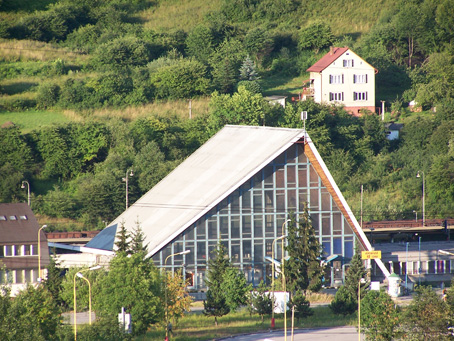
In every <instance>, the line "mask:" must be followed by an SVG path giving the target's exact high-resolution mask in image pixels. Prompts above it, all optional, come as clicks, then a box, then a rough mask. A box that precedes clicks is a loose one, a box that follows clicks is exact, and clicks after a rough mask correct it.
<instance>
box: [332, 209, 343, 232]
mask: <svg viewBox="0 0 454 341" xmlns="http://www.w3.org/2000/svg"><path fill="white" fill-rule="evenodd" d="M341 233H342V214H340V213H333V234H334V235H340V234H341Z"/></svg>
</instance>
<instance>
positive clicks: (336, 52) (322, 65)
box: [306, 47, 348, 72]
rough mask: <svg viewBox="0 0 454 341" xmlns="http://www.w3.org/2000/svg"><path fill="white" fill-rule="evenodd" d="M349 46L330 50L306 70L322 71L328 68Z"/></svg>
mask: <svg viewBox="0 0 454 341" xmlns="http://www.w3.org/2000/svg"><path fill="white" fill-rule="evenodd" d="M347 50H348V47H334V48H333V49H332V50H331V51H330V52H328V53H327V54H325V55H324V56H323V57H322V58H321V59H320V60H319V61H318V62H317V63H315V64H314V65H312V66H311V67H310V68H309V69H307V70H306V71H308V72H321V71H323V70H324V69H326V68H327V67H328V66H329V65H331V63H333V62H334V61H335V60H336V59H337V58H339V57H340V56H342V55H343V54H344V53H345V52H346V51H347Z"/></svg>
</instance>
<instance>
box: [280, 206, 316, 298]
mask: <svg viewBox="0 0 454 341" xmlns="http://www.w3.org/2000/svg"><path fill="white" fill-rule="evenodd" d="M286 234H287V246H286V247H285V250H286V251H287V254H288V256H289V257H290V258H289V259H288V260H285V261H284V267H285V277H286V283H287V290H289V291H291V292H293V293H294V296H298V294H300V296H303V297H304V294H305V293H306V290H311V291H318V290H320V289H321V286H322V281H321V279H322V276H323V267H322V265H321V264H320V257H321V253H322V247H321V245H320V242H319V241H318V238H317V237H316V235H315V230H314V227H313V226H312V223H311V218H310V216H309V211H308V208H307V205H305V208H304V212H303V214H302V215H301V216H300V218H299V221H296V219H295V217H292V220H291V221H290V222H288V224H287V233H286ZM298 302H302V301H301V299H298ZM295 304H296V303H295Z"/></svg>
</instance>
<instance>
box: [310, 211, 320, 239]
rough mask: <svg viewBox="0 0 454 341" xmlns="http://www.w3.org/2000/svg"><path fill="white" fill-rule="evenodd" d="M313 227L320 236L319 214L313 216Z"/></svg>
mask: <svg viewBox="0 0 454 341" xmlns="http://www.w3.org/2000/svg"><path fill="white" fill-rule="evenodd" d="M311 222H312V227H313V228H314V230H315V234H316V235H319V234H320V215H319V214H318V213H312V214H311Z"/></svg>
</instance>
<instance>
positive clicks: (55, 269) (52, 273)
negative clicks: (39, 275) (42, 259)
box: [43, 257, 63, 305]
mask: <svg viewBox="0 0 454 341" xmlns="http://www.w3.org/2000/svg"><path fill="white" fill-rule="evenodd" d="M62 283H63V269H61V268H60V267H59V264H58V262H57V261H56V260H55V257H50V263H49V265H48V266H47V277H46V279H45V280H44V281H43V286H44V287H45V288H46V289H47V290H48V291H49V293H50V294H51V295H52V299H53V301H54V303H55V304H56V305H61V304H62V299H61V296H60V293H61V291H62Z"/></svg>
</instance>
